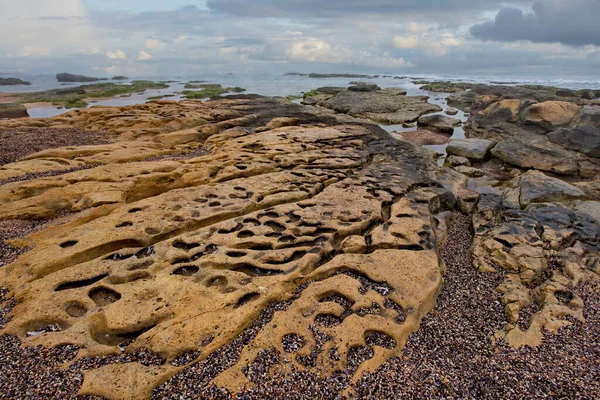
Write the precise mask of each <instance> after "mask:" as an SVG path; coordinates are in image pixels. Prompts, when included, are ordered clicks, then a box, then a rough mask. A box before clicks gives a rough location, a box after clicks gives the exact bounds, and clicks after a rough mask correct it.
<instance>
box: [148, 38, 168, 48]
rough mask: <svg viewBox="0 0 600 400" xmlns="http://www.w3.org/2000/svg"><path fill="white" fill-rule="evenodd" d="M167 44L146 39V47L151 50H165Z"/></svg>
mask: <svg viewBox="0 0 600 400" xmlns="http://www.w3.org/2000/svg"><path fill="white" fill-rule="evenodd" d="M166 46H167V44H166V43H165V42H163V41H161V40H158V39H146V40H145V41H144V47H145V48H147V49H151V50H160V49H164V48H165V47H166Z"/></svg>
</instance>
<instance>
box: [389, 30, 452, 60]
mask: <svg viewBox="0 0 600 400" xmlns="http://www.w3.org/2000/svg"><path fill="white" fill-rule="evenodd" d="M392 43H393V44H394V47H396V48H397V49H404V50H415V49H420V50H422V51H423V53H424V54H425V55H427V56H428V57H441V56H445V55H446V54H448V52H449V48H450V47H458V46H460V45H461V44H462V42H461V41H460V40H459V39H457V38H456V37H455V36H454V35H453V34H451V33H448V32H444V33H440V34H438V35H435V36H434V37H432V36H431V35H409V36H395V37H394V38H393V40H392Z"/></svg>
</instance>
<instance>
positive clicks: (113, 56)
mask: <svg viewBox="0 0 600 400" xmlns="http://www.w3.org/2000/svg"><path fill="white" fill-rule="evenodd" d="M106 58H108V59H109V60H125V59H126V58H127V54H125V53H124V52H123V51H121V50H117V51H107V52H106Z"/></svg>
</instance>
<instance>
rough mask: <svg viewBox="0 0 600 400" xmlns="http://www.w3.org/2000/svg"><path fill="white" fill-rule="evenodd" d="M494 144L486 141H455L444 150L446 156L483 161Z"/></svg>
mask: <svg viewBox="0 0 600 400" xmlns="http://www.w3.org/2000/svg"><path fill="white" fill-rule="evenodd" d="M495 144H496V142H494V141H492V140H486V139H457V140H453V141H452V142H450V144H449V145H448V147H447V148H446V152H447V153H448V154H451V155H454V156H460V157H466V158H468V159H469V160H477V161H480V160H483V159H484V158H485V157H486V156H487V155H488V152H489V151H490V149H491V148H492V147H494V145H495Z"/></svg>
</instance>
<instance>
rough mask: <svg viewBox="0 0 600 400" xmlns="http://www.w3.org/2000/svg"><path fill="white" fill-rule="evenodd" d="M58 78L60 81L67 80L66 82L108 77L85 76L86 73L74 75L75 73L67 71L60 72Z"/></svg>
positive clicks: (102, 79)
mask: <svg viewBox="0 0 600 400" xmlns="http://www.w3.org/2000/svg"><path fill="white" fill-rule="evenodd" d="M56 80H57V81H59V82H66V83H70V82H98V81H105V80H106V78H94V77H91V76H85V75H73V74H68V73H66V72H63V73H60V74H56Z"/></svg>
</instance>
